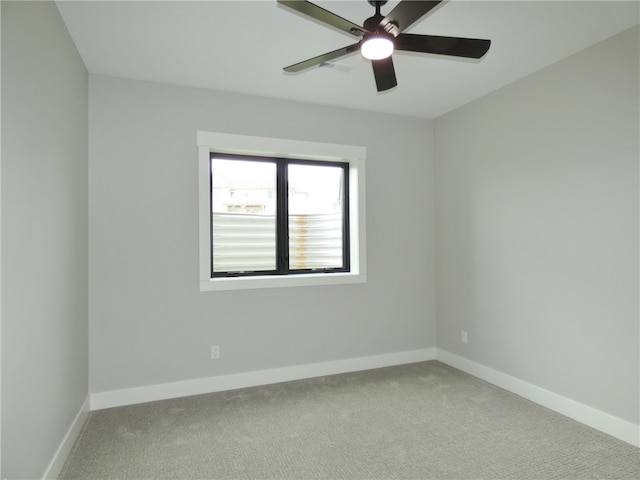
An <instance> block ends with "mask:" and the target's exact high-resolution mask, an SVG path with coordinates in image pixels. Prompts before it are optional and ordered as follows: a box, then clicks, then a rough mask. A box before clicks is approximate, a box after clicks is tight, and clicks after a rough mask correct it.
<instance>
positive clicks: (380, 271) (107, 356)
mask: <svg viewBox="0 0 640 480" xmlns="http://www.w3.org/2000/svg"><path fill="white" fill-rule="evenodd" d="M89 83H90V87H89V98H90V101H89V104H90V106H89V132H90V134H89V135H90V136H89V151H90V155H89V157H90V161H89V163H90V165H89V192H90V193H89V211H90V227H89V231H90V233H89V244H90V247H91V248H90V268H89V270H90V273H89V276H90V307H89V309H90V390H91V391H92V392H102V391H110V390H116V389H123V388H129V387H137V386H144V385H151V384H159V383H165V382H173V381H179V380H185V379H192V378H202V377H209V376H215V375H223V374H231V373H240V372H249V371H256V370H261V369H268V368H277V367H285V366H293V365H301V364H306V363H314V362H323V361H331V360H340V359H348V358H354V357H360V356H369V355H377V354H384V353H391V352H401V351H407V350H413V349H421V348H429V347H434V346H435V303H434V295H435V281H434V277H433V272H434V268H435V267H434V238H433V222H434V202H433V199H434V192H433V138H432V122H431V121H428V120H419V119H411V118H407V117H399V116H391V115H381V114H373V113H366V112H359V111H352V110H342V109H336V108H327V107H321V106H314V105H308V104H300V103H290V102H285V101H276V100H269V99H264V98H252V97H248V96H237V95H231V94H225V93H219V92H211V91H206V90H198V89H190V88H181V87H174V86H167V85H159V84H153V83H145V82H138V81H131V80H124V79H116V78H111V77H105V76H98V75H91V76H90V82H89ZM197 130H207V131H217V132H223V133H237V134H243V135H255V136H266V137H277V138H287V139H292V140H305V141H313V142H328V143H338V144H340V143H342V144H349V145H362V146H365V147H366V148H367V149H368V158H367V179H366V189H367V219H366V220H367V240H368V244H367V251H368V265H367V270H368V279H369V280H368V283H366V284H360V285H342V286H324V287H313V288H311V287H295V288H282V289H267V290H264V289H263V290H244V291H231V292H202V293H201V292H199V284H198V282H199V273H198V203H197V201H198V192H197V186H198V182H197V147H196V131H197ZM212 344H219V345H220V346H221V351H222V358H221V359H220V360H217V361H212V360H211V358H210V346H211V345H212Z"/></svg>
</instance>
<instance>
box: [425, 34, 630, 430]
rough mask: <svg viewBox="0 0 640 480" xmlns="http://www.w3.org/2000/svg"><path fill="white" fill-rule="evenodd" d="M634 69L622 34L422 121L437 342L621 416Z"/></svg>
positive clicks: (626, 370)
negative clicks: (427, 124) (429, 144)
mask: <svg viewBox="0 0 640 480" xmlns="http://www.w3.org/2000/svg"><path fill="white" fill-rule="evenodd" d="M638 70H639V65H638V28H637V27H636V28H634V29H631V30H629V31H626V32H623V33H622V34H620V35H617V36H615V37H613V38H611V39H609V40H607V41H605V42H603V43H600V44H598V45H596V46H594V47H592V48H589V49H587V50H585V51H582V52H580V53H578V54H576V55H574V56H572V57H569V58H568V59H565V60H563V61H561V62H559V63H557V64H554V65H553V66H551V67H549V68H546V69H544V70H541V71H539V72H537V73H535V74H533V75H531V76H529V77H527V78H525V79H523V80H521V81H518V82H516V83H514V84H511V85H509V86H507V87H505V88H503V89H501V90H499V91H497V92H495V93H494V94H491V95H488V96H486V97H484V98H482V99H480V100H478V101H475V102H473V103H471V104H468V105H466V106H464V107H462V108H460V109H458V110H456V111H454V112H451V113H449V114H447V115H444V116H443V117H441V118H439V119H437V120H436V122H435V138H436V147H435V152H436V153H435V155H436V205H437V213H436V234H437V239H436V245H437V248H436V249H437V270H436V277H437V305H438V308H437V332H438V338H437V344H438V347H439V348H442V349H445V350H447V351H449V352H451V353H454V354H457V355H460V356H462V357H465V358H467V359H469V360H472V361H475V362H477V363H480V364H482V365H485V366H488V367H491V368H493V369H495V370H498V371H500V372H503V373H506V374H509V375H512V376H514V377H516V378H519V379H521V380H524V381H526V382H530V383H532V384H535V385H537V386H540V387H542V388H545V389H548V390H550V391H552V392H556V393H559V394H561V395H563V396H566V397H568V398H571V399H574V400H577V401H579V402H581V403H583V404H586V405H589V406H592V407H594V408H597V409H599V410H602V411H604V412H607V413H610V414H612V415H614V416H617V417H619V418H622V419H625V420H627V421H630V422H632V423H635V424H638V412H639V409H640V408H639V404H638V394H639V391H640V388H639V385H638V379H639V371H638V368H639V363H640V362H639V356H638V355H639V345H638V340H639V335H638V333H639V332H638V318H639V315H638V292H639V285H638V244H639V238H638V213H639V212H638V194H639V190H638V158H639V155H640V152H639V146H638V143H639V124H638V118H639V114H638V103H639V98H638V84H639V79H638ZM461 330H466V331H468V335H469V342H468V344H467V345H463V344H462V343H461V341H460V332H461Z"/></svg>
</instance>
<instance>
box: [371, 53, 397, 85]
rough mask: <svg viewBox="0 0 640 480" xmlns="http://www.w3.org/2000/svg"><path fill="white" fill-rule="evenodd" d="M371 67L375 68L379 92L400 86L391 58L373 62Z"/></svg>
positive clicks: (374, 73)
mask: <svg viewBox="0 0 640 480" xmlns="http://www.w3.org/2000/svg"><path fill="white" fill-rule="evenodd" d="M371 65H372V66H373V76H374V77H375V79H376V87H377V88H378V91H379V92H384V91H385V90H389V89H390V88H393V87H395V86H396V85H398V82H397V81H396V71H395V69H394V68H393V60H392V59H391V57H387V58H383V59H382V60H371Z"/></svg>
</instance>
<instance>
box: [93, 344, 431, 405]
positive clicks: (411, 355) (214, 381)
mask: <svg viewBox="0 0 640 480" xmlns="http://www.w3.org/2000/svg"><path fill="white" fill-rule="evenodd" d="M435 358H436V349H435V348H425V349H420V350H410V351H406V352H397V353H388V354H384V355H374V356H369V357H358V358H349V359H345V360H335V361H330V362H321V363H312V364H307V365H298V366H293V367H283V368H274V369H270V370H259V371H254V372H246V373H236V374H231V375H222V376H217V377H208V378H198V379H194V380H184V381H180V382H173V383H163V384H159V385H149V386H145V387H135V388H126V389H123V390H112V391H107V392H98V393H92V394H91V395H90V398H91V410H101V409H104V408H111V407H120V406H123V405H134V404H137V403H145V402H153V401H156V400H166V399H169V398H178V397H187V396H190V395H200V394H203V393H213V392H221V391H225V390H234V389H237V388H246V387H255V386H259V385H269V384H273V383H280V382H289V381H292V380H301V379H305V378H313V377H321V376H325V375H336V374H339V373H347V372H357V371H361V370H371V369H373V368H382V367H391V366H394V365H403V364H406V363H416V362H423V361H427V360H435Z"/></svg>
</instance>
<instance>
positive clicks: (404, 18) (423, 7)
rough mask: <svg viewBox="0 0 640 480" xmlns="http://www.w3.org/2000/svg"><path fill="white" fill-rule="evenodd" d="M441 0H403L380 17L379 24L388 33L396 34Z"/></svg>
mask: <svg viewBox="0 0 640 480" xmlns="http://www.w3.org/2000/svg"><path fill="white" fill-rule="evenodd" d="M441 2H442V0H434V1H420V2H418V1H415V0H404V1H402V2H400V3H399V4H398V5H396V8H394V9H393V10H391V12H390V13H389V14H388V15H387V16H386V17H384V19H382V21H381V22H380V25H382V26H383V27H384V29H385V30H387V31H388V32H389V33H392V34H393V35H397V34H398V33H400V32H403V31H404V30H406V29H407V28H409V27H410V26H411V25H412V24H413V23H415V22H416V21H418V20H419V19H420V18H422V17H423V16H424V15H426V14H427V13H429V12H430V11H431V10H432V9H433V8H435V7H436V6H438V4H440V3H441ZM394 30H395V31H394Z"/></svg>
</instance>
